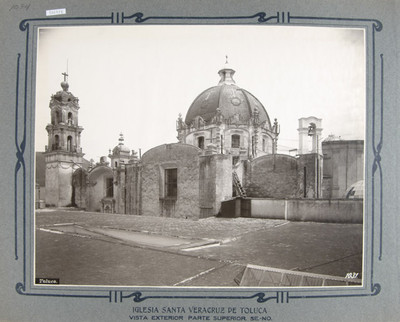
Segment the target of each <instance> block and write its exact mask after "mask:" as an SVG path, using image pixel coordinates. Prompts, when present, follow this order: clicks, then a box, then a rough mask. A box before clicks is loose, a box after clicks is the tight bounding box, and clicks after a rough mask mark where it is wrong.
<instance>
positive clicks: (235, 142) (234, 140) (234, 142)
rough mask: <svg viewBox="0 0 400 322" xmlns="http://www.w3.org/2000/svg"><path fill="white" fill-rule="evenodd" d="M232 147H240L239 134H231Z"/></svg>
mask: <svg viewBox="0 0 400 322" xmlns="http://www.w3.org/2000/svg"><path fill="white" fill-rule="evenodd" d="M232 148H240V135H237V134H234V135H232Z"/></svg>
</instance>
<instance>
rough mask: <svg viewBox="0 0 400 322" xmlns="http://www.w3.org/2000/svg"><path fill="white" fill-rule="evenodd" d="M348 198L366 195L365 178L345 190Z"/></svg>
mask: <svg viewBox="0 0 400 322" xmlns="http://www.w3.org/2000/svg"><path fill="white" fill-rule="evenodd" d="M344 197H345V198H346V199H358V198H363V197H364V180H360V181H357V182H356V183H353V184H352V185H351V186H350V187H349V188H348V189H347V190H346V192H345V194H344Z"/></svg>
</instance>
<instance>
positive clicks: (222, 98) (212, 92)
mask: <svg viewBox="0 0 400 322" xmlns="http://www.w3.org/2000/svg"><path fill="white" fill-rule="evenodd" d="M234 73H235V70H233V69H232V67H231V66H229V65H228V64H225V66H224V67H223V68H221V69H220V71H219V72H218V74H219V75H220V77H221V80H220V82H219V84H218V85H217V86H214V87H211V88H209V89H206V90H205V91H204V92H202V93H201V94H200V95H198V96H197V97H196V99H195V100H194V101H193V103H192V104H191V106H190V108H189V110H188V112H187V114H186V118H185V123H186V124H187V125H189V126H190V124H192V122H193V121H194V120H195V119H196V118H198V117H201V118H202V119H203V120H204V122H205V123H206V124H207V123H210V122H212V120H213V118H214V117H215V116H216V115H217V114H218V113H220V114H221V115H222V117H223V118H224V119H226V120H232V119H235V121H236V124H248V122H249V120H250V119H251V117H252V116H253V115H254V114H257V112H258V117H259V122H260V123H263V122H265V127H266V128H268V129H271V122H270V119H269V117H268V114H267V112H266V110H265V108H264V106H263V105H262V104H261V102H260V101H259V100H258V99H257V98H256V97H255V96H254V95H252V94H251V93H249V92H248V91H246V90H245V89H243V88H240V87H239V86H237V85H236V84H235V81H234V80H233V78H232V76H233V75H234Z"/></svg>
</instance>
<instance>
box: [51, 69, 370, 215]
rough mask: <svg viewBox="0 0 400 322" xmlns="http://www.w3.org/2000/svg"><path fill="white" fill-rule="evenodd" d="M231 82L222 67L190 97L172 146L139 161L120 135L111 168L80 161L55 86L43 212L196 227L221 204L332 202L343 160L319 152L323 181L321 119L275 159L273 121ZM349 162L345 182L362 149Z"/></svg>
mask: <svg viewBox="0 0 400 322" xmlns="http://www.w3.org/2000/svg"><path fill="white" fill-rule="evenodd" d="M234 73H235V71H234V69H233V68H231V67H230V66H229V65H228V64H225V65H224V66H223V67H222V68H221V69H220V70H219V72H218V74H219V76H220V80H219V82H218V84H217V85H216V86H213V87H211V88H209V89H206V90H205V91H203V92H202V93H201V94H200V95H198V97H196V98H195V100H194V101H193V103H192V105H191V106H190V107H189V109H188V111H187V114H186V117H185V118H183V117H182V116H181V115H179V117H178V120H177V122H176V130H177V138H178V142H177V143H173V144H163V145H160V146H157V147H154V148H152V149H150V150H148V151H147V152H146V153H144V154H143V156H142V157H141V158H138V156H137V154H136V153H135V152H134V151H131V150H130V149H129V148H128V147H126V146H125V144H124V137H123V135H122V134H121V135H120V138H119V143H118V145H117V146H116V147H115V148H114V149H113V150H112V151H110V153H109V155H108V158H109V159H110V162H108V160H107V158H106V157H103V158H101V160H100V162H98V163H97V164H88V163H87V162H85V160H84V159H83V153H82V148H81V146H80V135H81V132H82V131H83V128H82V127H81V126H79V125H78V110H79V105H78V99H77V98H76V97H75V96H73V95H72V94H71V93H70V92H69V91H68V83H67V82H66V80H65V79H64V82H63V83H61V86H62V91H59V92H57V93H56V94H55V95H53V96H52V98H51V101H50V110H51V123H50V124H49V125H48V126H47V127H46V130H47V132H48V136H49V142H48V146H47V148H46V151H45V152H44V155H45V172H46V173H45V177H46V180H45V185H46V187H45V188H46V192H45V203H46V205H47V206H56V207H60V206H74V207H79V208H83V209H86V210H87V211H99V212H106V213H122V214H133V215H146V216H163V217H177V218H189V219H198V218H204V217H209V216H215V215H217V214H218V213H219V212H220V210H221V203H222V202H223V201H225V200H230V199H232V198H235V197H242V198H299V199H301V198H303V199H318V198H322V197H324V198H331V197H332V195H329V193H330V192H332V191H333V188H332V187H333V186H334V185H336V186H337V184H339V185H340V184H341V183H339V181H340V180H337V178H336V177H335V176H337V171H336V170H334V168H335V167H336V168H335V169H339V168H341V167H342V163H343V162H342V159H343V157H340V158H337V159H335V156H334V154H335V153H333V152H332V151H333V148H331V149H328V150H329V151H330V152H329V153H330V159H329V160H330V161H328V165H330V168H329V169H330V172H329V171H327V170H325V169H324V164H323V163H324V162H325V161H324V153H325V152H324V151H323V150H324V149H323V146H324V145H323V144H322V142H321V140H320V138H321V134H322V132H321V131H322V126H321V122H322V120H321V119H318V118H316V117H308V118H300V119H299V129H298V131H299V150H298V154H297V155H296V156H290V155H285V154H278V153H277V142H278V138H279V132H280V125H279V124H278V121H277V120H276V119H275V120H274V122H271V120H270V117H269V115H268V113H267V111H266V109H265V108H264V106H263V105H262V103H261V102H260V101H259V100H258V99H257V98H256V97H255V96H254V95H252V94H251V93H250V92H248V91H247V90H245V89H242V88H240V87H239V86H238V85H236V83H235V81H234V79H233V75H234ZM307 141H311V147H307V144H306V142H307ZM332 153H333V154H332ZM356 154H357V156H355V162H356V163H357V165H356V167H357V169H358V170H357V171H356V174H355V175H353V177H352V178H351V180H353V179H354V182H356V181H358V180H360V179H362V178H363V168H362V167H363V162H362V160H363V149H362V150H357V151H356ZM335 160H336V161H335ZM360 161H361V162H360ZM341 162H342V163H341ZM346 166H347V167H350V166H349V165H345V167H346ZM335 171H336V172H335ZM324 178H326V182H327V183H328V184H325V182H324ZM349 180H350V179H349ZM349 180H347V181H349ZM347 183H348V182H346V184H347ZM324 184H325V185H326V186H324ZM336 186H335V187H336ZM341 189H342V188H341ZM339 190H340V189H339ZM342 190H343V189H342ZM338 193H339V192H337V194H338ZM335 197H337V196H335Z"/></svg>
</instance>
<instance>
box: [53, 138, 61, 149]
mask: <svg viewBox="0 0 400 322" xmlns="http://www.w3.org/2000/svg"><path fill="white" fill-rule="evenodd" d="M59 148H60V137H59V136H58V135H55V136H54V142H53V150H58V149H59Z"/></svg>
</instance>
